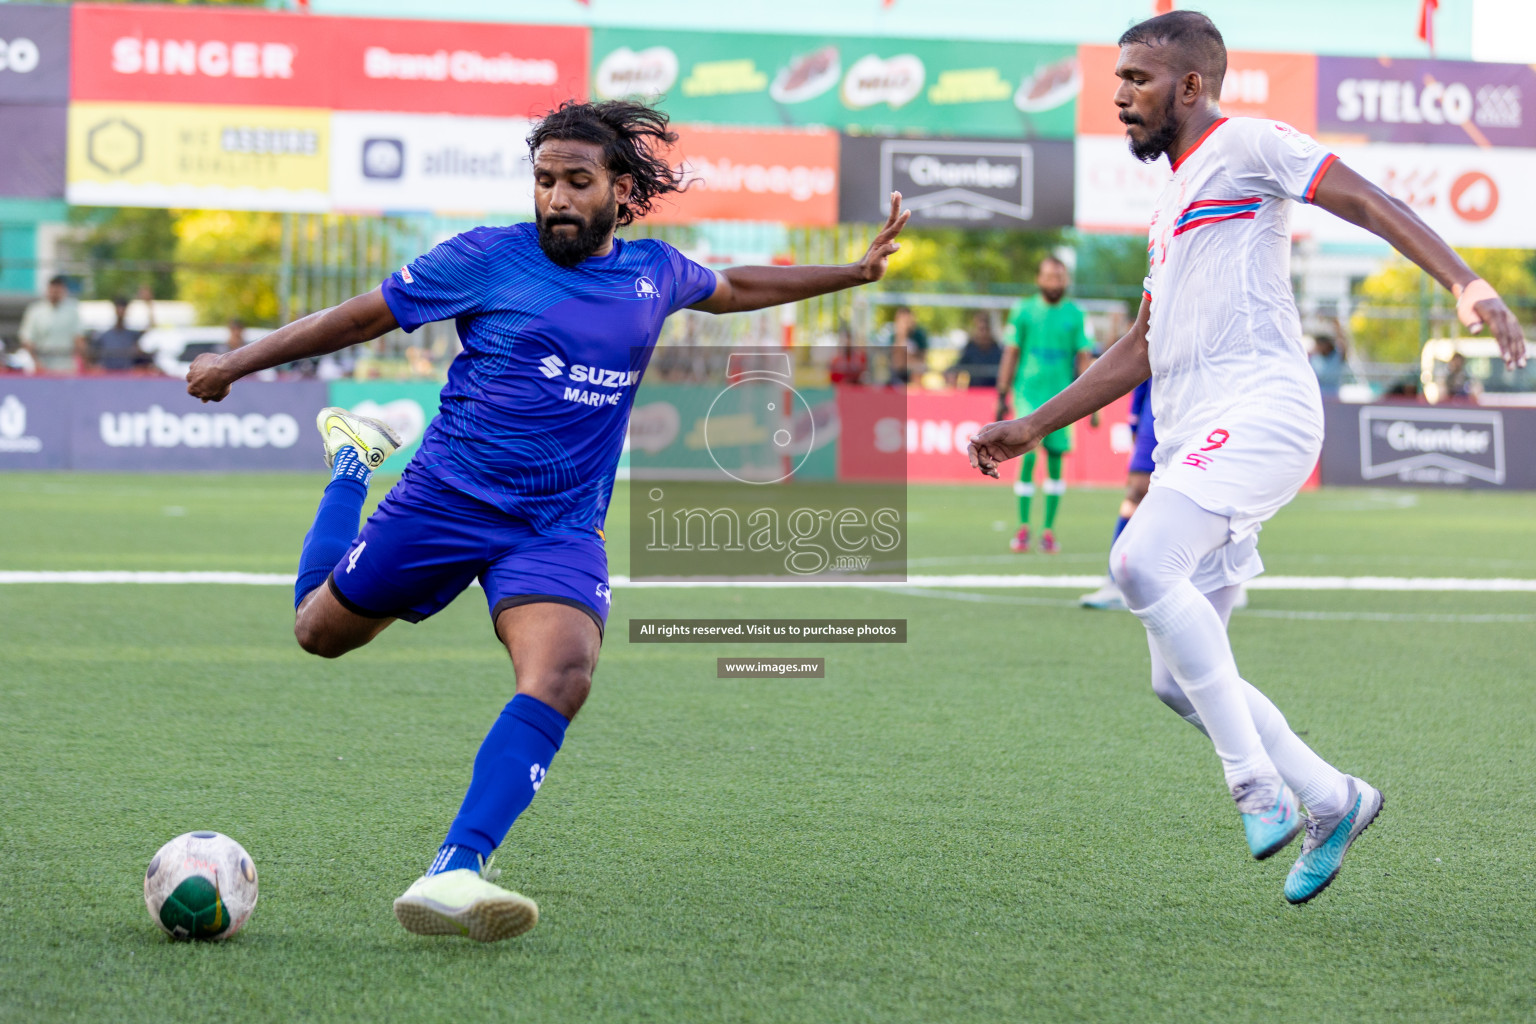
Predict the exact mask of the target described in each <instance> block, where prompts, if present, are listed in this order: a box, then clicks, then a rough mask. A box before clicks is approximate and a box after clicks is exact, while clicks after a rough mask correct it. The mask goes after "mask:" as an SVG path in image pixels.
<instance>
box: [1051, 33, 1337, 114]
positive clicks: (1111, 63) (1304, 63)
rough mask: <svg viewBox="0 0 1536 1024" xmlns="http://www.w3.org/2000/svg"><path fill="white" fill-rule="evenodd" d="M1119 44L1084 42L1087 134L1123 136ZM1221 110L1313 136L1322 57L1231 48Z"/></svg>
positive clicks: (1080, 106)
mask: <svg viewBox="0 0 1536 1024" xmlns="http://www.w3.org/2000/svg"><path fill="white" fill-rule="evenodd" d="M1119 58H1120V49H1119V47H1116V46H1079V47H1078V48H1077V59H1078V63H1079V64H1080V65H1081V67H1082V69H1083V93H1082V95H1081V96H1079V97H1078V99H1077V130H1078V132H1079V133H1081V134H1084V135H1123V134H1124V133H1125V126H1124V125H1123V124H1121V123H1120V116H1119V115H1120V108H1118V107H1116V106H1115V90H1116V89H1118V88H1119V87H1120V79H1118V78H1116V77H1115V63H1116V62H1117V61H1118V60H1119ZM1221 112H1222V113H1223V114H1225V115H1227V116H1228V117H1263V118H1268V119H1269V120H1271V121H1284V122H1285V123H1286V124H1288V125H1290V126H1291V127H1292V128H1295V129H1297V130H1298V131H1303V132H1306V133H1307V134H1308V135H1310V134H1312V132H1313V131H1314V130H1315V129H1316V127H1317V58H1316V57H1314V56H1312V55H1311V54H1309V53H1256V52H1252V51H1246V50H1228V51H1227V74H1226V77H1225V78H1223V79H1222V81H1221Z"/></svg>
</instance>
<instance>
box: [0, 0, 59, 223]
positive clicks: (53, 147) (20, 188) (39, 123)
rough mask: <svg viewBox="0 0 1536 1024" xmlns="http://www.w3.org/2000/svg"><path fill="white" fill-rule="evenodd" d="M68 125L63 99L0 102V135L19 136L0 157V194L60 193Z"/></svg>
mask: <svg viewBox="0 0 1536 1024" xmlns="http://www.w3.org/2000/svg"><path fill="white" fill-rule="evenodd" d="M4 11H5V8H4V7H0V13H4ZM68 127H69V108H68V107H67V106H66V105H65V104H63V103H48V104H16V103H0V139H10V140H20V141H15V142H14V144H13V145H9V146H7V147H6V152H5V158H4V159H0V196H15V197H19V198H26V199H59V198H62V197H63V195H64V163H65V152H66V148H67V147H66V139H67V136H68Z"/></svg>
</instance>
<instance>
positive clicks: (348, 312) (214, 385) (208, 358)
mask: <svg viewBox="0 0 1536 1024" xmlns="http://www.w3.org/2000/svg"><path fill="white" fill-rule="evenodd" d="M398 326H399V325H398V324H397V323H396V322H395V314H394V313H392V312H390V309H389V306H388V304H386V303H385V301H384V293H383V291H382V290H380V289H378V288H375V289H374V290H373V291H371V292H367V293H365V294H363V295H358V296H355V297H353V298H350V299H348V300H347V301H346V302H343V303H342V304H341V305H339V306H332V307H331V308H330V309H322V310H321V311H320V312H318V313H311V314H310V315H309V316H306V317H302V318H301V319H298V320H295V321H294V322H293V323H291V324H288V325H287V326H286V327H280V328H278V329H277V330H275V331H273V332H272V333H271V334H269V335H267V336H266V337H265V338H262V339H261V340H260V341H258V342H254V343H252V344H250V345H246V346H244V347H242V348H237V349H235V350H234V351H232V352H221V353H219V354H217V355H215V354H213V353H211V352H209V353H204V354H203V355H200V356H198V357H197V358H196V359H195V360H193V361H192V368H191V369H189V370H188V371H187V394H189V395H191V396H192V397H193V398H201V399H202V400H203V401H205V402H217V401H220V400H222V399H223V398H224V396H225V395H227V394H229V388H230V385H232V384H233V383H234V382H235V381H237V380H239V379H240V378H241V377H245V376H248V375H250V374H252V373H256V372H257V371H259V370H266V369H270V368H271V367H274V366H282V365H283V364H284V363H291V362H293V361H294V360H295V359H310V358H313V357H314V356H323V355H325V354H326V353H328V352H339V351H341V350H342V349H344V348H346V347H348V346H349V345H357V344H360V343H362V342H365V341H372V340H373V339H374V338H377V337H379V336H381V335H384V334H387V333H389V332H390V331H392V330H394V329H395V328H396V327H398Z"/></svg>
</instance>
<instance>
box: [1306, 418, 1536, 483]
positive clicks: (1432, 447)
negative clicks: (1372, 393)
mask: <svg viewBox="0 0 1536 1024" xmlns="http://www.w3.org/2000/svg"><path fill="white" fill-rule="evenodd" d="M1324 416H1325V425H1326V428H1327V435H1326V436H1327V440H1326V441H1325V443H1324V445H1323V462H1322V469H1323V483H1325V484H1330V485H1342V486H1352V487H1358V486H1362V485H1368V486H1372V487H1380V486H1384V485H1392V486H1403V487H1425V486H1429V487H1470V488H1499V489H1506V490H1536V461H1533V460H1532V459H1530V458H1529V457H1522V454H1523V453H1527V452H1529V451H1530V450H1531V448H1532V446H1533V445H1536V409H1479V408H1476V407H1466V406H1424V405H1387V404H1382V405H1345V404H1341V403H1337V402H1330V403H1328V404H1327V405H1326V406H1325V408H1324Z"/></svg>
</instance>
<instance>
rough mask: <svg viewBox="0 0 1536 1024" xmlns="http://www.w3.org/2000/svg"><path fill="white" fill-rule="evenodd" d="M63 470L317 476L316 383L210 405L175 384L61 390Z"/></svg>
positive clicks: (319, 389)
mask: <svg viewBox="0 0 1536 1024" xmlns="http://www.w3.org/2000/svg"><path fill="white" fill-rule="evenodd" d="M68 386H69V389H70V390H69V395H70V414H69V419H70V448H71V460H70V465H71V468H73V469H88V470H103V471H118V470H126V471H134V470H152V471H155V472H171V473H176V472H188V471H198V470H210V471H217V472H232V471H239V470H317V469H320V468H322V467H321V463H320V462H319V460H318V458H317V455H316V453H317V451H318V449H317V447H316V445H315V443H314V435H313V434H312V433H310V424H311V423H313V422H314V418H315V413H316V412H318V411H319V410H320V409H321V408H323V407H324V406H325V402H326V386H325V384H323V383H321V382H318V381H284V382H281V383H273V384H262V383H256V382H252V383H247V384H243V385H241V386H240V387H238V388H236V389H235V390H234V391H232V392H230V395H229V397H228V398H226V399H224V401H222V402H220V403H218V404H217V405H204V404H203V403H201V402H198V401H196V400H194V399H192V398H189V397H187V386H186V383H185V382H183V381H178V380H92V379H89V378H87V379H82V380H75V381H70V382H68Z"/></svg>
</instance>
